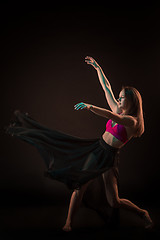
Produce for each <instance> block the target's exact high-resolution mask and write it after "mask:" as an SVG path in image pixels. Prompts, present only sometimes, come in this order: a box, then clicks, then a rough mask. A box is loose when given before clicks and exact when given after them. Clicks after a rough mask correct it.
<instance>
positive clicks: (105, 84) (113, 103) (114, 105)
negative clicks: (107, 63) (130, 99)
mask: <svg viewBox="0 0 160 240" xmlns="http://www.w3.org/2000/svg"><path fill="white" fill-rule="evenodd" d="M85 61H86V63H87V64H90V65H92V66H93V67H94V68H95V69H96V71H97V74H98V78H99V81H100V83H101V86H102V88H103V90H104V92H105V96H106V99H107V102H108V105H109V106H110V108H111V110H112V111H113V112H115V113H117V111H118V102H117V100H116V99H115V97H114V94H113V91H112V88H111V85H110V82H109V81H108V79H107V77H106V76H105V74H104V72H103V70H102V68H101V67H100V66H99V64H98V63H97V62H96V61H95V60H94V59H93V58H92V57H88V56H87V57H86V58H85Z"/></svg>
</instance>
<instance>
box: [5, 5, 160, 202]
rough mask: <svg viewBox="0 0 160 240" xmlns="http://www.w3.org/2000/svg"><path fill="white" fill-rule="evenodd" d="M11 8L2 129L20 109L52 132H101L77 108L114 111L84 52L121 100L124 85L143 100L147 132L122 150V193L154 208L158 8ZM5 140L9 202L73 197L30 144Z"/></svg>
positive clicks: (101, 125)
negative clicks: (78, 105) (47, 175)
mask: <svg viewBox="0 0 160 240" xmlns="http://www.w3.org/2000/svg"><path fill="white" fill-rule="evenodd" d="M12 7H13V6H10V7H4V8H2V9H1V11H2V14H1V24H2V26H1V59H2V62H1V87H0V91H1V94H0V96H1V102H0V103H1V118H0V120H1V129H2V128H3V126H6V125H7V124H8V123H9V121H10V118H11V117H12V114H13V111H14V110H15V109H20V110H21V111H23V112H28V113H29V114H30V115H31V116H32V117H33V118H34V119H36V120H37V121H39V122H40V123H41V124H43V125H45V126H48V127H50V128H52V129H56V130H60V131H62V132H65V133H68V134H71V135H75V136H79V137H83V138H97V137H99V136H100V135H102V134H103V132H104V131H105V124H106V121H107V119H105V118H102V117H100V116H96V115H94V114H93V113H91V112H87V111H74V108H73V106H74V104H76V103H78V102H80V101H84V102H87V103H92V104H94V105H97V106H100V107H104V108H107V109H108V108H109V107H108V105H107V102H106V100H105V96H104V93H103V90H102V88H101V86H100V84H99V81H98V77H97V74H96V71H95V70H94V69H93V68H92V67H91V66H88V65H87V64H85V62H84V58H85V56H86V55H89V56H92V57H94V58H95V59H96V60H97V61H98V63H99V64H100V65H101V67H102V68H103V70H104V72H105V74H106V76H107V77H108V78H109V80H110V82H111V85H112V88H113V91H114V93H115V96H116V97H118V94H119V91H120V90H121V87H122V85H131V86H134V87H136V88H137V89H138V90H139V91H140V93H141V95H142V98H143V107H144V113H145V133H144V134H143V136H142V137H141V138H137V139H134V140H132V141H131V142H129V143H128V144H127V145H126V146H125V147H124V148H123V149H122V150H121V162H120V183H121V187H120V193H121V195H123V196H128V197H132V199H137V200H138V201H143V202H146V203H147V204H151V205H155V204H157V203H158V201H159V193H158V194H157V190H158V188H159V187H158V186H159V182H160V175H159V167H160V163H159V157H158V155H157V154H158V152H159V149H158V147H159V144H158V141H159V136H158V132H159V128H158V122H159V121H158V118H159V87H160V84H159V77H160V71H159V54H160V44H159V42H160V37H159V25H158V20H159V9H158V8H156V7H143V8H139V9H135V8H130V9H125V8H124V9H123V8H121V9H118V8H110V7H107V6H101V8H98V7H96V6H95V7H93V8H90V7H87V6H83V7H78V6H77V7H76V6H75V7H73V6H72V7H70V6H68V7H65V6H64V7H62V8H60V7H57V8H51V9H50V10H46V9H43V11H42V10H41V11H38V10H37V11H36V10H31V9H30V10H29V9H28V10H25V8H23V9H21V11H18V10H17V9H16V8H14V9H12ZM0 137H1V139H0V141H1V151H0V154H1V158H0V159H1V168H0V179H1V180H0V189H1V193H3V194H2V198H1V200H2V201H3V202H4V203H6V202H9V203H11V202H13V201H15V202H16V201H18V202H19V203H20V202H21V200H22V196H25V197H24V199H23V201H28V200H29V199H30V198H29V196H31V199H32V200H33V199H34V198H33V196H34V197H35V198H37V196H38V199H43V198H44V199H51V201H53V200H55V202H56V199H57V201H60V199H61V201H63V202H64V203H65V201H66V200H65V199H66V198H65V197H67V199H69V197H70V191H68V190H67V188H66V187H65V186H64V185H63V184H61V183H59V182H56V181H51V180H49V179H46V178H44V176H43V171H44V170H45V165H44V162H43V160H42V159H41V157H40V155H39V153H38V152H37V151H36V149H35V148H34V147H33V146H31V145H29V144H27V143H25V142H22V141H20V140H18V139H15V138H11V137H10V136H8V135H5V134H4V132H3V131H1V136H0ZM26 196H27V198H26ZM39 196H40V198H39ZM26 199H27V200H26Z"/></svg>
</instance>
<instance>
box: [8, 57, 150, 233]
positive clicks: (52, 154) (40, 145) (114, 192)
mask: <svg viewBox="0 0 160 240" xmlns="http://www.w3.org/2000/svg"><path fill="white" fill-rule="evenodd" d="M85 61H86V63H87V64H90V65H91V66H93V67H94V68H95V69H96V71H97V74H98V77H99V80H100V83H101V85H102V88H103V90H104V93H105V96H106V99H107V101H108V104H109V106H110V108H111V111H110V110H107V109H103V108H100V107H96V106H93V105H91V104H87V103H83V102H81V103H78V104H76V105H75V106H74V108H75V110H82V109H86V110H90V111H92V112H93V113H95V114H98V115H100V116H102V117H105V118H108V119H109V121H108V122H107V125H106V131H105V132H104V134H103V135H102V137H100V138H99V139H81V138H78V137H74V136H70V135H67V134H64V133H61V132H59V131H55V130H52V129H49V128H47V127H45V126H42V125H40V124H39V123H38V122H37V121H35V120H34V119H32V118H31V117H29V116H28V114H27V113H25V114H24V113H22V112H20V111H18V110H17V111H15V116H16V119H15V120H14V121H13V122H12V123H11V124H10V125H9V127H8V128H7V129H6V132H7V133H9V134H11V135H12V136H16V137H18V138H20V139H21V140H24V141H26V142H28V143H30V144H32V145H34V146H35V147H36V148H37V149H38V151H39V153H40V154H41V156H42V157H43V159H44V160H45V163H46V165H47V168H48V169H47V171H46V172H45V175H46V176H48V177H50V178H52V179H55V180H58V181H61V182H63V183H65V184H66V185H67V187H68V188H69V189H73V190H74V191H73V193H72V196H71V200H70V205H69V210H68V216H67V219H66V223H65V225H64V227H63V230H64V231H71V230H72V222H73V218H74V216H75V213H76V211H77V209H78V208H79V206H80V204H81V201H82V198H83V195H84V192H85V190H86V189H87V187H88V185H89V184H90V183H91V182H92V181H93V179H94V178H96V177H98V176H99V175H101V174H102V177H103V180H104V186H105V193H106V197H107V200H108V203H109V204H110V206H111V207H113V208H120V207H121V208H127V209H129V210H132V211H134V212H136V213H137V214H138V215H139V216H141V217H142V218H143V219H144V223H145V227H146V228H150V227H152V224H153V222H152V220H151V218H150V216H149V213H148V211H147V210H144V209H141V208H139V207H138V206H136V205H135V204H134V203H132V202H131V201H129V200H127V199H121V198H119V195H118V186H117V158H116V155H117V152H118V151H119V149H120V148H121V147H123V146H124V145H125V144H126V143H127V142H128V141H129V140H130V139H131V138H132V137H140V136H141V135H142V134H143V132H144V119H143V109H142V99H141V95H140V93H139V92H138V91H137V90H136V89H135V88H133V87H123V88H122V90H121V92H120V94H119V99H118V100H116V99H115V97H114V94H113V92H112V89H111V85H110V83H109V81H108V79H107V78H106V76H105V74H104V72H103V70H102V68H101V67H100V66H99V65H98V63H97V62H96V61H95V60H94V59H93V58H92V57H86V58H85ZM95 194H96V193H95Z"/></svg>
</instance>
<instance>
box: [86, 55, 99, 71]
mask: <svg viewBox="0 0 160 240" xmlns="http://www.w3.org/2000/svg"><path fill="white" fill-rule="evenodd" d="M85 62H86V63H87V64H90V65H92V66H93V67H94V68H95V69H96V70H97V69H98V68H99V65H98V63H97V62H96V61H95V60H94V59H93V58H92V57H89V56H87V57H85Z"/></svg>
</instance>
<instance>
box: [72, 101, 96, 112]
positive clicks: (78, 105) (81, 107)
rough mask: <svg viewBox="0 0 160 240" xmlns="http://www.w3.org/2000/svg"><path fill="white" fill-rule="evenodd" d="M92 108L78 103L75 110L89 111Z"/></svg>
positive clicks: (89, 105)
mask: <svg viewBox="0 0 160 240" xmlns="http://www.w3.org/2000/svg"><path fill="white" fill-rule="evenodd" d="M91 107H92V105H91V104H87V103H83V102H81V103H77V104H76V105H74V109H75V110H82V109H87V110H89V109H90V108H91Z"/></svg>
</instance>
